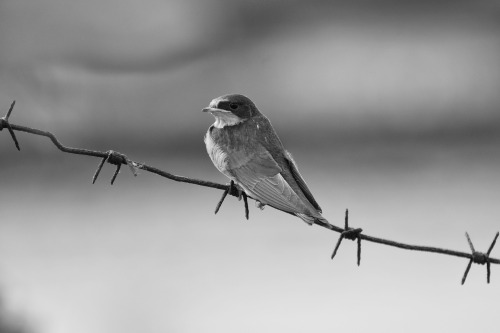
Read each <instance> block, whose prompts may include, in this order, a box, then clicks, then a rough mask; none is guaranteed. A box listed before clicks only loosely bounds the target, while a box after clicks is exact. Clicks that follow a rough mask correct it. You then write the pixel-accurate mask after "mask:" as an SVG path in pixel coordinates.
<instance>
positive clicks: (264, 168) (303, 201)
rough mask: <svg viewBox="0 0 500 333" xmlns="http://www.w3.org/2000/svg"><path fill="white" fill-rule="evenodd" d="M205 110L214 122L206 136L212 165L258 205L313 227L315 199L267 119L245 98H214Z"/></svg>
mask: <svg viewBox="0 0 500 333" xmlns="http://www.w3.org/2000/svg"><path fill="white" fill-rule="evenodd" d="M202 111H203V112H210V113H211V114H212V115H213V116H214V117H215V123H214V124H213V125H212V126H210V128H209V129H208V132H207V134H206V135H205V144H206V147H207V152H208V155H210V158H211V159H212V162H213V163H214V165H215V167H216V168H217V169H218V170H219V171H220V172H222V173H223V174H224V175H226V176H227V177H228V178H229V179H231V180H232V181H234V183H235V184H236V185H237V186H239V187H240V188H241V189H242V190H243V191H245V193H246V194H247V195H249V196H251V197H252V198H254V199H255V200H256V201H257V204H258V207H260V208H262V207H263V206H264V205H269V206H272V207H274V208H276V209H279V210H282V211H285V212H288V213H291V214H294V215H296V216H298V217H300V218H301V219H302V220H304V221H305V222H306V223H308V224H310V225H312V224H313V223H314V221H316V220H318V221H321V222H323V223H327V224H328V221H327V220H326V219H325V218H324V217H322V216H321V208H320V206H319V205H318V203H317V202H316V200H315V199H314V197H313V195H312V194H311V191H310V190H309V188H308V187H307V185H306V182H305V181H304V179H303V178H302V176H301V175H300V173H299V170H298V169H297V165H296V164H295V162H294V160H293V158H292V155H291V154H290V153H289V152H288V151H286V150H285V148H284V147H283V144H282V143H281V141H280V139H279V138H278V135H277V134H276V132H275V131H274V128H273V126H272V125H271V123H270V121H269V120H268V119H267V118H266V116H264V115H263V114H262V113H260V111H259V109H257V107H256V106H255V104H254V103H253V102H252V101H251V100H250V99H249V98H248V97H245V96H243V95H238V94H232V95H224V96H220V97H217V98H215V99H213V100H212V101H211V102H210V105H209V106H208V107H207V108H204V109H203V110H202Z"/></svg>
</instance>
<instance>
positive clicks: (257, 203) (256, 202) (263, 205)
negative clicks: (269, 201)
mask: <svg viewBox="0 0 500 333" xmlns="http://www.w3.org/2000/svg"><path fill="white" fill-rule="evenodd" d="M255 207H257V208H259V209H260V210H264V207H266V205H265V204H263V203H262V202H260V201H259V200H255Z"/></svg>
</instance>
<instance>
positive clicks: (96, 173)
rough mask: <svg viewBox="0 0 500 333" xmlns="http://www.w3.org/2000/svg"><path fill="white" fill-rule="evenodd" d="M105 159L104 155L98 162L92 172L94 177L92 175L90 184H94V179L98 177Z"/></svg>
mask: <svg viewBox="0 0 500 333" xmlns="http://www.w3.org/2000/svg"><path fill="white" fill-rule="evenodd" d="M107 159H108V157H107V156H105V157H103V158H102V159H101V162H100V163H99V166H98V167H97V170H96V171H95V173H94V177H92V184H95V181H96V180H97V177H99V174H100V173H101V169H102V167H103V165H104V163H106V160H107Z"/></svg>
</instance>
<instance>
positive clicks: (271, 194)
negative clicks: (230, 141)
mask: <svg viewBox="0 0 500 333" xmlns="http://www.w3.org/2000/svg"><path fill="white" fill-rule="evenodd" d="M228 158H229V165H230V168H229V169H228V172H229V173H230V174H231V176H232V178H233V179H234V181H236V182H237V183H238V184H239V185H240V186H241V187H242V188H243V189H244V190H245V192H247V193H248V194H249V195H251V196H252V197H253V198H255V199H257V200H259V201H260V202H262V203H263V204H266V205H270V206H273V207H275V208H278V209H281V210H284V211H287V212H292V213H296V212H302V213H308V214H311V212H310V211H309V209H308V208H307V206H306V205H305V204H304V202H303V201H302V200H301V198H300V196H299V195H297V193H295V191H294V190H293V189H292V187H291V186H290V184H288V182H287V181H286V180H285V179H284V178H283V176H282V175H281V173H280V172H281V171H282V169H281V168H280V167H279V165H278V163H277V162H276V161H275V160H274V159H273V157H272V156H271V154H270V153H269V152H268V151H267V150H266V149H265V148H264V147H262V146H260V147H258V149H256V152H255V154H253V155H251V156H249V155H247V154H246V153H233V154H231V155H230V156H229V157H228Z"/></svg>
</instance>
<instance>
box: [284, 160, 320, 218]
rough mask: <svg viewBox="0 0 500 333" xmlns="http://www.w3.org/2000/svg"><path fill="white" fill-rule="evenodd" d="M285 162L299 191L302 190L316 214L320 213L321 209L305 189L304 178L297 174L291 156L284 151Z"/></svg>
mask: <svg viewBox="0 0 500 333" xmlns="http://www.w3.org/2000/svg"><path fill="white" fill-rule="evenodd" d="M285 161H286V162H287V164H288V166H289V167H290V171H291V173H292V176H293V178H294V179H295V181H296V182H297V185H299V187H300V189H301V190H302V193H304V196H305V197H306V198H307V200H309V202H310V203H311V205H313V207H314V208H316V209H317V210H318V212H320V213H321V207H320V206H319V205H318V203H317V202H316V200H315V199H314V197H313V195H312V193H311V191H310V190H309V188H308V187H307V184H306V182H305V181H304V178H302V176H301V175H300V173H299V169H298V168H297V164H295V161H294V160H293V157H292V154H290V152H289V151H285Z"/></svg>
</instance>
